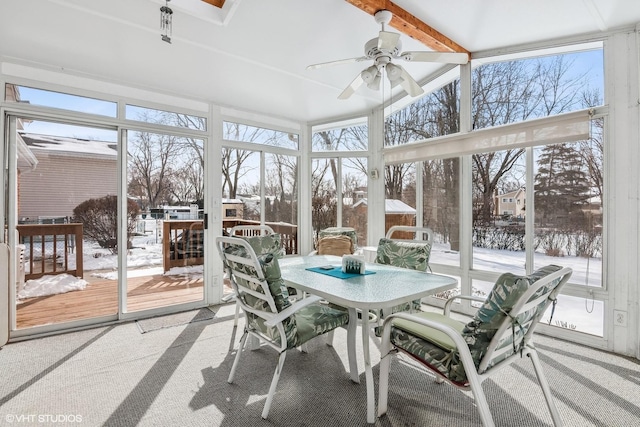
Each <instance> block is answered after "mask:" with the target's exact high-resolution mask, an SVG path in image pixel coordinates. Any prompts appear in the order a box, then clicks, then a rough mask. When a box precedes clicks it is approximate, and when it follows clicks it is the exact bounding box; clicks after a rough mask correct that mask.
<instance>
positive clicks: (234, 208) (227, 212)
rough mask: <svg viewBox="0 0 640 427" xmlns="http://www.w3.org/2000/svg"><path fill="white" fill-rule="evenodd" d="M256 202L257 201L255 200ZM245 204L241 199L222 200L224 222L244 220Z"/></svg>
mask: <svg viewBox="0 0 640 427" xmlns="http://www.w3.org/2000/svg"><path fill="white" fill-rule="evenodd" d="M254 202H255V200H254ZM243 215H244V202H243V201H242V200H240V199H222V220H223V221H224V220H228V219H242V218H243Z"/></svg>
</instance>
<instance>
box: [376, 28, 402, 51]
mask: <svg viewBox="0 0 640 427" xmlns="http://www.w3.org/2000/svg"><path fill="white" fill-rule="evenodd" d="M398 40H400V34H398V33H392V32H390V31H380V34H378V49H380V50H393V49H394V48H395V47H396V45H397V44H398Z"/></svg>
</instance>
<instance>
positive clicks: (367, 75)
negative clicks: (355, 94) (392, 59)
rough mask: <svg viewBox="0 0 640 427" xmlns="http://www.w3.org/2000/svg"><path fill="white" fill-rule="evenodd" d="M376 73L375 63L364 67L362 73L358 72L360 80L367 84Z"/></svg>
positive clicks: (372, 79) (373, 78)
mask: <svg viewBox="0 0 640 427" xmlns="http://www.w3.org/2000/svg"><path fill="white" fill-rule="evenodd" d="M377 75H378V67H376V66H375V65H372V66H370V67H367V68H365V69H364V70H363V71H362V73H360V77H362V80H364V82H365V83H367V86H368V85H369V83H371V82H373V81H374V80H375V78H376V76H377Z"/></svg>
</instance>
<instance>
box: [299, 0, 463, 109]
mask: <svg viewBox="0 0 640 427" xmlns="http://www.w3.org/2000/svg"><path fill="white" fill-rule="evenodd" d="M374 18H375V20H376V22H377V23H378V24H380V25H381V26H382V30H381V31H380V33H379V34H378V37H376V38H375V39H371V40H369V41H368V42H367V43H365V45H364V53H365V56H360V57H357V58H348V59H341V60H337V61H330V62H323V63H320V64H313V65H309V66H308V67H307V69H308V70H313V69H316V68H320V67H325V66H329V65H337V64H345V63H349V62H361V61H367V60H373V65H371V66H369V67H367V68H365V69H364V70H363V71H362V72H360V73H359V74H358V75H357V76H356V78H355V79H354V80H353V81H352V82H351V84H349V86H347V87H346V88H345V90H344V91H342V93H341V94H340V95H339V96H338V99H347V98H349V97H350V96H351V95H353V94H354V93H355V91H356V90H357V89H358V88H359V87H360V86H361V85H362V84H363V83H366V84H367V87H368V88H369V89H373V90H379V89H380V81H381V79H382V71H383V69H384V71H385V74H386V75H387V78H388V79H389V82H390V83H391V87H395V86H397V85H398V84H399V85H400V86H402V88H403V89H404V90H405V91H406V92H407V93H408V94H409V95H411V96H418V95H421V94H423V93H424V90H423V89H422V87H420V85H419V84H418V83H417V82H416V81H415V80H414V79H413V77H411V75H409V73H408V72H407V71H406V70H405V69H404V68H402V67H401V66H400V65H397V64H394V63H393V60H403V61H408V62H442V63H446V64H466V63H467V62H468V61H469V56H468V55H467V54H466V53H456V52H435V51H407V52H402V53H401V50H402V43H401V41H400V34H398V33H392V32H389V31H385V25H387V24H389V22H390V21H391V18H392V14H391V12H389V11H388V10H379V11H378V12H376V14H375V15H374Z"/></svg>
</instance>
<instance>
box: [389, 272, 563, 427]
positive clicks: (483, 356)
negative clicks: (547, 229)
mask: <svg viewBox="0 0 640 427" xmlns="http://www.w3.org/2000/svg"><path fill="white" fill-rule="evenodd" d="M571 273H572V270H571V269H570V268H562V267H559V266H557V265H548V266H546V267H543V268H541V269H539V270H537V271H535V272H534V273H532V274H531V275H529V276H516V275H514V274H511V273H504V274H502V275H501V276H500V277H499V278H498V280H497V281H496V283H495V285H494V287H493V289H492V290H491V292H490V293H489V296H488V297H487V298H486V300H483V299H482V298H478V297H473V296H460V295H458V296H455V297H452V298H450V299H449V300H448V301H447V303H446V304H445V308H444V313H443V314H439V313H428V312H421V313H417V314H410V313H396V314H392V315H390V316H389V317H387V318H386V319H385V320H384V323H383V326H382V328H378V331H377V332H378V333H379V334H380V335H381V341H382V344H381V350H380V351H381V354H382V355H383V357H382V360H381V362H380V381H379V393H380V394H379V397H378V399H379V400H378V416H382V415H384V414H385V413H386V412H387V398H388V392H389V364H390V358H391V354H392V353H393V352H392V351H391V347H395V348H396V349H398V350H400V351H401V352H403V353H406V354H408V355H410V356H411V357H412V358H414V359H415V360H417V361H419V362H421V363H422V364H423V365H425V366H426V367H427V368H428V369H429V370H430V371H432V372H433V373H434V374H435V375H436V380H437V382H445V381H446V382H448V383H450V384H452V385H454V386H456V387H458V388H460V389H463V390H471V392H472V394H473V397H474V399H475V403H476V406H477V408H478V411H479V413H480V419H481V420H482V424H483V426H485V427H489V426H493V425H494V423H493V418H492V416H491V411H490V409H489V405H488V404H487V400H486V397H485V394H484V391H483V390H482V382H483V381H484V380H485V379H487V378H489V377H490V376H491V375H492V374H494V373H495V372H496V371H497V370H499V368H502V367H504V366H507V365H509V364H510V363H512V362H515V361H516V360H519V359H521V358H522V356H527V357H529V358H530V359H531V361H532V362H533V367H534V370H535V373H536V376H537V378H538V382H539V383H540V387H541V388H542V391H543V394H544V397H545V400H546V402H547V407H548V409H549V412H550V413H551V418H552V419H553V423H554V425H555V426H561V425H562V420H561V418H560V414H559V413H558V410H557V408H556V406H555V403H554V401H553V396H552V394H551V390H550V388H549V384H548V382H547V380H546V378H545V376H544V373H543V370H542V365H541V364H540V359H539V358H538V353H537V352H536V348H535V346H534V345H533V332H534V330H535V328H536V326H537V324H538V322H539V321H540V318H541V317H542V315H543V314H544V312H545V310H546V309H547V307H548V306H549V305H550V304H553V307H555V304H556V298H557V296H558V294H559V292H560V289H561V288H562V286H563V285H564V284H565V283H566V282H567V281H568V280H569V277H570V276H571ZM456 299H467V300H473V301H482V302H483V304H482V306H481V307H480V309H479V310H478V312H477V313H476V314H475V316H474V317H473V318H472V319H471V321H470V322H469V323H466V324H465V323H464V322H460V321H457V320H454V319H452V318H451V317H449V313H450V309H451V304H452V302H453V301H454V300H456ZM551 316H552V317H553V311H552V313H551Z"/></svg>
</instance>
